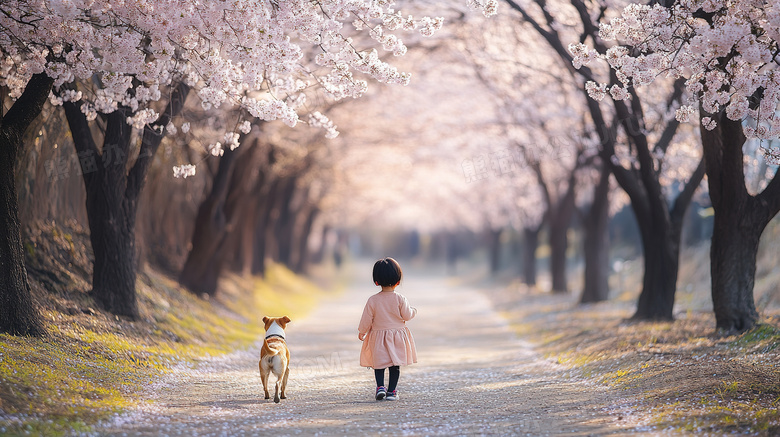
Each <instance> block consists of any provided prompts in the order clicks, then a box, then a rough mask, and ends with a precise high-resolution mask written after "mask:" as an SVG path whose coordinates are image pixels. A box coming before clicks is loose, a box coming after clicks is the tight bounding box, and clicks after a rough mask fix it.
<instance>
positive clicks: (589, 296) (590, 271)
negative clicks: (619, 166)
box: [580, 165, 611, 303]
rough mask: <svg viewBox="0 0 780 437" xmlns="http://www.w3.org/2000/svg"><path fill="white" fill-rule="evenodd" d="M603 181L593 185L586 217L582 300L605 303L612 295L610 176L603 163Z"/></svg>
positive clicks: (601, 176)
mask: <svg viewBox="0 0 780 437" xmlns="http://www.w3.org/2000/svg"><path fill="white" fill-rule="evenodd" d="M600 173H601V175H600V177H599V182H598V184H596V186H595V187H594V188H593V204H592V205H591V207H590V210H589V211H588V213H587V215H586V216H585V219H584V220H583V222H584V223H583V224H584V228H585V242H584V254H585V280H584V282H585V285H584V288H583V290H582V296H581V297H580V303H591V302H601V301H604V300H607V299H608V298H609V178H610V175H611V173H610V171H609V168H608V167H607V166H605V165H603V166H602V168H601V171H600Z"/></svg>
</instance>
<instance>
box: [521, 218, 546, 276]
mask: <svg viewBox="0 0 780 437" xmlns="http://www.w3.org/2000/svg"><path fill="white" fill-rule="evenodd" d="M541 230H542V228H541V226H539V227H536V228H525V229H523V282H525V285H528V286H529V287H535V286H536V249H537V248H538V247H539V232H541Z"/></svg>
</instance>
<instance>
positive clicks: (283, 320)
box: [263, 316, 290, 331]
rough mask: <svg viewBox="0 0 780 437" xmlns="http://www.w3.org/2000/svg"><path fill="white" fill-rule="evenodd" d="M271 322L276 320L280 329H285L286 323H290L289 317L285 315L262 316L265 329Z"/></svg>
mask: <svg viewBox="0 0 780 437" xmlns="http://www.w3.org/2000/svg"><path fill="white" fill-rule="evenodd" d="M273 322H276V324H277V325H279V326H280V327H281V328H282V329H285V328H286V327H287V324H288V323H290V318H289V317H287V316H283V317H268V316H265V317H263V323H264V324H265V330H266V331H268V328H269V327H271V324H272V323H273Z"/></svg>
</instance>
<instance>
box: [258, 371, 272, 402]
mask: <svg viewBox="0 0 780 437" xmlns="http://www.w3.org/2000/svg"><path fill="white" fill-rule="evenodd" d="M270 373H271V372H269V371H265V372H264V371H263V365H262V364H260V380H261V381H263V391H264V392H265V398H266V399H270V398H271V395H270V394H269V393H268V375H270Z"/></svg>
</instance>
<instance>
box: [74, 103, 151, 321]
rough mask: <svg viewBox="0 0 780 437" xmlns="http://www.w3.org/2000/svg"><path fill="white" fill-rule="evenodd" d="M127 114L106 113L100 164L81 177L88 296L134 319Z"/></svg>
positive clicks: (133, 204) (132, 211)
mask: <svg viewBox="0 0 780 437" xmlns="http://www.w3.org/2000/svg"><path fill="white" fill-rule="evenodd" d="M79 112H80V111H79ZM79 115H80V116H81V114H79ZM126 118H127V115H126V114H125V113H124V111H121V110H117V111H115V112H114V113H112V114H108V115H107V116H106V120H107V123H106V133H105V138H104V142H103V144H104V145H103V161H104V165H98V166H97V168H96V170H95V171H93V172H91V173H90V172H89V171H85V172H84V181H85V187H86V190H87V202H86V203H87V218H88V220H89V232H90V236H89V237H90V241H91V242H92V250H93V251H94V254H95V264H94V268H93V274H92V296H93V298H94V299H95V300H96V301H97V302H98V303H99V304H100V305H101V306H102V307H103V308H105V309H106V310H108V311H109V312H111V313H112V314H116V315H120V316H126V317H130V318H135V317H137V316H138V305H137V302H136V293H135V278H136V268H137V265H136V258H135V256H136V253H135V217H136V214H135V213H136V210H137V203H136V202H135V201H134V200H130V199H128V198H126V197H125V190H126V187H127V173H126V170H125V168H126V164H127V154H128V153H129V150H130V137H131V133H132V128H131V126H130V125H128V124H127V122H126V121H125V119H126ZM85 125H86V121H85ZM87 129H88V127H87ZM71 132H72V133H73V136H74V137H75V136H77V135H82V134H84V135H91V134H89V132H86V133H84V132H80V131H79V130H74V129H73V127H72V128H71Z"/></svg>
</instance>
